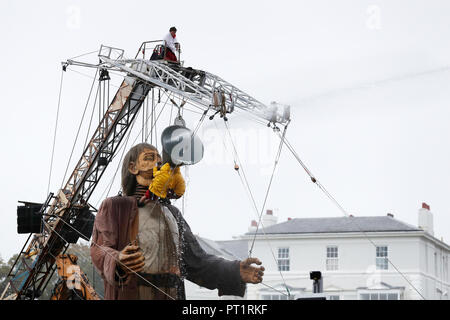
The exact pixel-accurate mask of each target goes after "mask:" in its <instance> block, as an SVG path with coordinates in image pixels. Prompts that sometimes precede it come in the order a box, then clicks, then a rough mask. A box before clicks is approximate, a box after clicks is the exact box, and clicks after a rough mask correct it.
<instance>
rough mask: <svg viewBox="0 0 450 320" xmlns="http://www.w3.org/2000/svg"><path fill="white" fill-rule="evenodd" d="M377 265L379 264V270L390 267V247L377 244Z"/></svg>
mask: <svg viewBox="0 0 450 320" xmlns="http://www.w3.org/2000/svg"><path fill="white" fill-rule="evenodd" d="M376 266H377V270H387V269H388V247H387V246H377V255H376Z"/></svg>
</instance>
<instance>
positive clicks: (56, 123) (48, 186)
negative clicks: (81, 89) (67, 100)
mask: <svg viewBox="0 0 450 320" xmlns="http://www.w3.org/2000/svg"><path fill="white" fill-rule="evenodd" d="M63 79H64V70H61V80H60V84H59V95H58V108H57V109H56V120H55V131H54V134H53V146H52V157H51V160H50V172H49V175H48V185H47V193H46V194H47V195H48V193H49V191H50V181H51V179H52V171H53V158H54V155H55V145H56V132H57V130H58V120H59V108H60V106H61V93H62V88H63Z"/></svg>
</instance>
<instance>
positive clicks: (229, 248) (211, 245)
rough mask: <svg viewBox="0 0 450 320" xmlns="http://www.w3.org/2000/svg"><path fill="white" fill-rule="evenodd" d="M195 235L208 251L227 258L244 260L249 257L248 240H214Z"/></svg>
mask: <svg viewBox="0 0 450 320" xmlns="http://www.w3.org/2000/svg"><path fill="white" fill-rule="evenodd" d="M195 237H196V238H197V240H198V243H199V244H200V246H201V247H202V249H203V250H205V251H206V253H209V254H213V255H216V256H219V257H222V258H224V259H227V260H242V259H245V258H247V255H248V253H247V240H229V241H213V240H210V239H206V238H202V237H200V236H195Z"/></svg>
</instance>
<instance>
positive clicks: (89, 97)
mask: <svg viewBox="0 0 450 320" xmlns="http://www.w3.org/2000/svg"><path fill="white" fill-rule="evenodd" d="M97 74H98V68H97V69H96V71H95V76H94V80H93V81H92V85H91V90H90V91H89V96H88V99H87V102H86V106H85V107H84V111H83V116H82V117H81V121H80V125H79V126H78V131H77V135H76V137H75V141H74V143H73V146H72V151H71V152H70V157H69V161H68V162H67V167H66V171H65V172H64V178H63V180H62V182H61V188H60V189H62V187H63V183H64V181H65V180H66V175H67V170H69V165H70V161H71V160H72V155H73V151H74V150H75V145H76V143H77V140H78V135H79V134H80V130H81V126H82V124H83V120H84V115H85V114H86V109H87V107H88V104H89V100H90V99H91V94H92V89H93V88H94V83H95V79H96V78H97Z"/></svg>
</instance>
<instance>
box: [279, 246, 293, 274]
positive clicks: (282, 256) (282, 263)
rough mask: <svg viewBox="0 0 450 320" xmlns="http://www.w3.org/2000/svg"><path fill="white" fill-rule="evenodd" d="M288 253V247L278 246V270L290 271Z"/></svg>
mask: <svg viewBox="0 0 450 320" xmlns="http://www.w3.org/2000/svg"><path fill="white" fill-rule="evenodd" d="M290 263H291V262H290V253H289V247H279V248H278V259H277V268H278V271H290V270H291V266H290Z"/></svg>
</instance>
